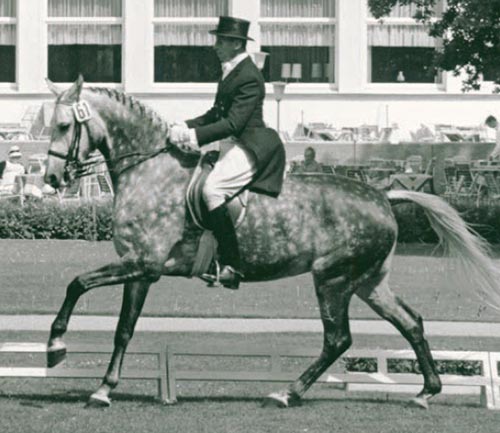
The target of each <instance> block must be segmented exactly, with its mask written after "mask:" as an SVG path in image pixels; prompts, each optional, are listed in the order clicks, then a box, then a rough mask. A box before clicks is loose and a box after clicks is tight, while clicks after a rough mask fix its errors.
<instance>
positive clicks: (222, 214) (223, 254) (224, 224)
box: [203, 205, 243, 289]
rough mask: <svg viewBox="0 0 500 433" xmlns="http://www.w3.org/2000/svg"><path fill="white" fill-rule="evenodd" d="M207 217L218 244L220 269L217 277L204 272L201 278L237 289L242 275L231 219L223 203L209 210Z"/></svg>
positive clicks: (236, 240) (236, 239)
mask: <svg viewBox="0 0 500 433" xmlns="http://www.w3.org/2000/svg"><path fill="white" fill-rule="evenodd" d="M209 218H210V219H209V222H210V226H211V228H212V232H213V234H214V236H215V239H217V243H218V244H219V247H218V252H219V259H220V262H221V265H222V271H221V272H220V274H219V276H218V278H217V276H214V275H207V274H204V275H203V279H205V280H206V281H209V282H216V281H218V282H220V283H221V284H222V285H223V286H224V287H227V288H229V289H237V288H238V287H239V285H240V279H241V277H242V276H243V275H242V274H241V272H240V271H239V270H240V269H241V258H240V252H239V248H238V238H237V237H236V231H235V229H234V225H233V221H232V220H231V216H230V215H229V211H228V210H227V207H226V206H225V205H222V206H219V207H218V208H216V209H214V210H213V211H211V212H210V213H209Z"/></svg>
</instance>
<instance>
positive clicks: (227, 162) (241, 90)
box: [169, 16, 285, 289]
mask: <svg viewBox="0 0 500 433" xmlns="http://www.w3.org/2000/svg"><path fill="white" fill-rule="evenodd" d="M249 26H250V22H249V21H246V20H243V19H239V18H233V17H227V16H222V17H220V18H219V23H218V26H217V28H216V29H215V30H211V31H210V33H211V34H214V35H215V36H216V41H215V45H214V50H215V53H216V54H217V57H218V58H219V60H220V62H221V65H222V78H221V80H220V81H219V84H218V88H217V94H216V96H215V102H214V104H213V107H212V108H211V109H210V110H209V111H207V112H206V113H205V114H203V115H202V116H200V117H196V118H194V119H191V120H188V121H186V122H182V123H180V124H176V125H174V126H173V127H172V128H171V129H170V131H169V139H170V141H171V142H172V143H174V144H183V145H186V144H187V145H190V146H196V145H198V146H204V145H206V144H209V143H212V142H218V143H219V150H220V155H219V159H218V160H217V162H216V164H215V167H214V169H213V170H212V171H211V172H210V174H209V175H208V177H207V179H206V183H205V185H204V187H203V198H204V201H205V203H206V205H207V207H208V210H209V221H208V222H209V224H210V227H211V228H212V230H213V233H214V236H215V238H216V239H217V242H218V245H219V248H218V252H219V260H220V263H221V265H222V271H221V272H220V274H219V281H220V283H221V284H223V285H224V286H225V287H228V288H231V289H237V288H238V287H239V283H240V279H241V277H242V276H243V275H242V273H241V259H240V254H239V250H238V241H237V237H236V232H235V229H234V226H233V223H232V220H231V217H230V216H229V212H228V210H227V208H226V206H225V204H226V202H227V201H228V200H230V199H231V198H232V197H234V196H235V195H236V194H238V193H239V192H241V191H242V190H243V189H246V188H248V189H249V190H250V191H254V192H259V193H263V194H267V195H270V196H272V197H277V196H278V195H279V193H280V192H281V186H282V183H283V173H284V170H285V150H284V146H283V143H282V142H281V139H280V138H279V135H278V134H277V133H276V131H274V130H273V129H271V128H267V127H266V126H265V124H264V121H263V117H262V116H263V115H262V109H263V103H264V98H265V85H264V78H263V77H262V74H261V72H260V71H259V70H258V68H257V67H256V66H255V64H254V63H253V61H252V60H251V58H250V57H249V55H248V53H247V52H246V43H247V40H252V39H251V38H249V37H248V29H249ZM204 277H205V278H204V279H205V280H207V281H215V280H216V277H215V276H213V275H204Z"/></svg>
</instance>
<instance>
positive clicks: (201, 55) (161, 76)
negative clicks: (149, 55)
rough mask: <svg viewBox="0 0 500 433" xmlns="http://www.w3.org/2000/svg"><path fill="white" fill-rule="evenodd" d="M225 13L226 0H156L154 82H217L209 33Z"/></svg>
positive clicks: (216, 69)
mask: <svg viewBox="0 0 500 433" xmlns="http://www.w3.org/2000/svg"><path fill="white" fill-rule="evenodd" d="M228 12H229V7H228V0H183V1H179V0H155V12H154V17H155V18H154V44H155V54H154V69H155V73H154V78H155V82H177V83H178V82H213V81H217V80H218V79H219V78H220V63H219V60H218V59H217V56H216V54H215V52H214V50H213V48H212V46H213V44H214V42H215V38H214V36H213V35H211V34H209V33H208V31H209V30H212V29H214V28H215V27H216V26H217V22H218V17H219V16H220V15H228Z"/></svg>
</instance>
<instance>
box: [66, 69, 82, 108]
mask: <svg viewBox="0 0 500 433" xmlns="http://www.w3.org/2000/svg"><path fill="white" fill-rule="evenodd" d="M83 82H84V80H83V76H82V74H80V75H78V78H77V79H76V81H75V82H74V83H73V84H72V85H71V87H70V88H69V89H68V93H67V95H66V96H65V98H67V99H68V100H75V101H76V100H78V98H79V97H80V93H82V88H83Z"/></svg>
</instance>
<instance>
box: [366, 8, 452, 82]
mask: <svg viewBox="0 0 500 433" xmlns="http://www.w3.org/2000/svg"><path fill="white" fill-rule="evenodd" d="M437 7H438V10H442V9H441V8H442V5H439V4H438V6H437ZM415 12H416V6H415V5H405V6H402V5H397V6H395V7H394V8H393V9H392V11H391V14H390V16H389V17H386V18H384V19H383V20H382V21H381V22H379V21H377V20H375V19H373V18H370V19H369V20H368V62H369V64H368V66H369V67H368V74H369V76H368V81H369V82H372V83H396V82H400V83H402V82H406V83H434V82H439V80H440V74H439V73H438V71H437V70H436V68H435V67H434V66H433V58H434V54H435V50H436V46H437V43H438V41H437V40H436V39H434V38H431V37H430V36H429V35H428V33H427V29H426V28H425V27H424V26H423V25H422V24H419V23H416V22H415V20H414V19H413V18H412V17H413V15H414V14H415Z"/></svg>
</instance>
